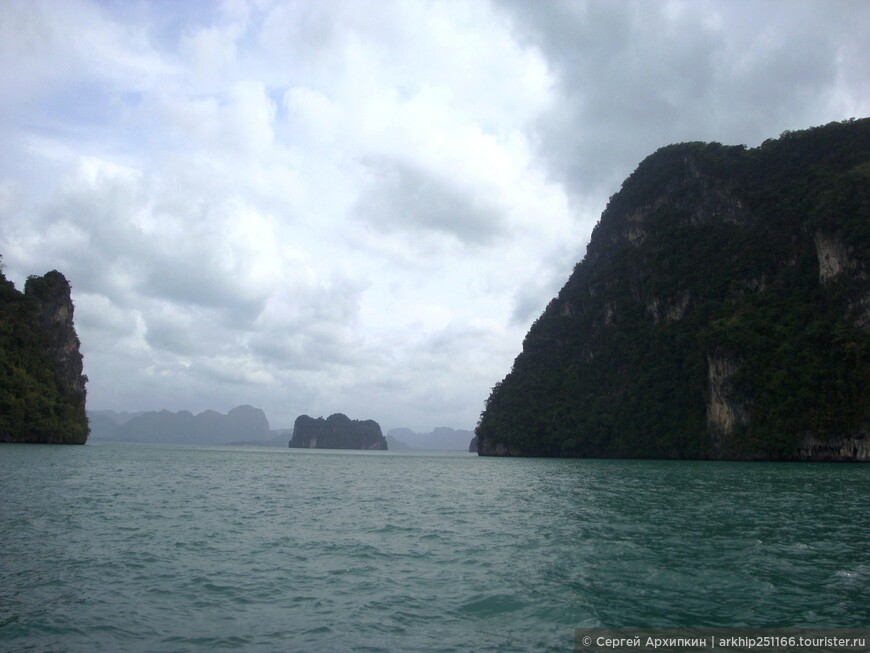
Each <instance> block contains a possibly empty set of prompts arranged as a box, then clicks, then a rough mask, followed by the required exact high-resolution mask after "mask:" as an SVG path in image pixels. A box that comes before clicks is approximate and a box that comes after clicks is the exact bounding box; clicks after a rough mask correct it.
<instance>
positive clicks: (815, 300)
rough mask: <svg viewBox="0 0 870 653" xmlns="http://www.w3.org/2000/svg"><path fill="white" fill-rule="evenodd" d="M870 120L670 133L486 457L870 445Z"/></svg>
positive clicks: (500, 418) (544, 342)
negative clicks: (776, 134) (759, 130)
mask: <svg viewBox="0 0 870 653" xmlns="http://www.w3.org/2000/svg"><path fill="white" fill-rule="evenodd" d="M868 264H870V120H868V119H864V120H858V121H848V122H844V123H834V124H830V125H827V126H824V127H818V128H814V129H810V130H806V131H801V132H793V133H786V134H783V135H782V136H781V137H780V138H779V139H777V140H769V141H765V143H764V144H762V145H761V146H760V147H758V148H755V149H747V148H745V147H742V146H738V147H726V146H723V145H720V144H717V143H713V144H704V143H687V144H681V145H672V146H668V147H665V148H662V149H661V150H659V151H657V152H656V153H654V154H653V155H651V156H650V157H648V158H647V159H646V160H644V161H643V162H642V163H641V164H640V166H639V167H638V168H637V170H636V171H635V172H634V173H633V174H632V175H631V176H630V177H629V178H628V179H627V180H626V181H625V182H624V184H623V187H622V189H621V190H620V191H619V192H618V193H617V194H616V195H614V196H613V197H612V198H611V199H610V202H609V204H608V206H607V208H606V210H605V211H604V214H603V215H602V217H601V221H600V222H599V224H598V225H597V226H596V228H595V230H594V231H593V234H592V239H591V241H590V243H589V247H588V249H587V253H586V256H585V258H584V260H583V261H582V262H580V263H579V264H578V265H577V266H576V267H575V269H574V272H573V274H572V275H571V277H570V278H569V280H568V282H567V283H566V284H565V286H564V287H563V288H562V290H561V291H560V292H559V294H558V296H557V297H556V298H555V299H553V300H552V301H551V302H550V304H549V305H548V307H547V308H546V310H545V311H544V313H543V315H541V317H540V318H538V320H537V321H536V322H535V324H534V325H533V326H532V328H531V329H530V331H529V333H528V335H527V336H526V339H525V341H524V343H523V351H522V353H521V354H520V355H519V356H518V357H517V359H516V360H515V362H514V366H513V369H512V370H511V372H510V373H509V374H508V376H507V377H506V378H505V379H504V380H503V381H501V382H499V383H497V384H496V386H495V387H494V388H493V391H492V393H491V395H490V397H489V399H488V400H487V403H486V407H485V410H484V411H483V413H482V414H481V419H480V422H479V423H478V427H477V430H476V434H477V437H478V447H479V451H480V453H481V454H484V455H544V456H590V457H593V456H594V457H655V458H757V459H801V458H804V459H814V458H816V459H821V458H831V459H867V458H870V436H868V433H867V428H868V426H867V425H868V422H870V282H868Z"/></svg>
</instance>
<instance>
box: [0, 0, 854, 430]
mask: <svg viewBox="0 0 870 653" xmlns="http://www.w3.org/2000/svg"><path fill="white" fill-rule="evenodd" d="M0 88H2V89H3V90H2V93H0V142H2V143H3V148H2V156H0V255H2V261H3V265H4V266H5V274H6V275H7V277H8V278H9V279H11V280H12V281H14V282H15V283H16V285H17V287H18V288H23V284H24V280H25V279H26V278H27V276H28V275H31V274H44V273H45V272H47V271H49V270H52V269H57V270H59V271H61V272H62V273H63V274H64V275H65V276H66V277H67V278H68V279H69V281H70V283H71V284H72V288H73V301H74V303H75V324H76V329H77V332H78V335H79V337H80V339H81V349H82V353H83V355H84V364H85V373H86V374H87V375H88V377H89V382H88V408H89V410H107V409H110V410H117V411H141V410H158V409H169V410H173V411H177V410H190V411H192V412H195V413H196V412H201V411H203V410H205V409H214V410H218V411H220V412H227V411H228V410H229V409H231V408H233V407H234V406H237V405H240V404H251V405H253V406H257V407H260V408H262V409H263V410H265V412H266V415H267V417H268V418H269V421H270V424H271V425H272V427H273V428H283V427H289V426H292V424H293V421H294V420H295V418H296V417H297V416H298V415H300V414H303V413H305V414H308V415H311V416H314V417H318V416H321V415H322V416H327V415H330V414H332V413H335V412H343V413H345V414H347V415H348V416H349V417H351V418H354V419H374V420H376V421H378V422H379V423H380V425H381V426H382V428H383V429H384V431H386V430H388V429H389V428H394V427H400V426H403V427H408V428H412V429H414V430H417V431H421V432H425V431H431V430H432V429H433V428H434V427H436V426H448V427H453V428H464V429H472V428H473V427H474V425H475V424H476V422H477V419H478V417H479V415H480V412H481V410H482V409H483V406H484V402H485V400H486V397H487V396H488V394H489V391H490V389H491V388H492V386H493V385H494V384H495V383H496V382H498V381H499V380H501V379H502V378H503V377H504V376H505V374H507V373H508V372H509V371H510V368H511V365H512V363H513V360H514V358H515V357H516V355H517V354H518V353H519V352H520V351H521V348H522V340H523V337H524V335H525V334H526V332H527V331H528V328H529V326H530V325H531V324H532V322H533V321H534V320H535V319H536V318H537V317H538V316H539V315H540V313H541V312H542V311H543V309H544V307H545V306H546V304H547V303H548V301H549V300H550V299H551V298H552V297H553V296H555V294H556V293H557V292H558V290H559V288H560V287H561V286H562V285H563V284H564V283H565V281H566V280H567V278H568V275H569V274H570V273H571V270H572V269H573V267H574V265H575V264H576V263H577V262H578V261H580V260H581V259H582V258H583V256H584V252H585V249H586V244H587V242H588V239H589V236H590V233H591V231H592V228H593V226H594V225H595V223H596V222H597V221H598V219H599V217H600V215H601V212H602V211H603V210H604V208H605V206H606V204H607V200H608V197H610V195H612V194H613V193H615V192H617V191H618V190H619V188H620V184H621V182H622V181H623V180H624V179H625V177H627V176H628V175H629V174H630V173H631V172H632V171H633V170H634V169H635V168H636V167H637V165H638V163H639V162H640V161H641V160H643V159H644V158H645V157H646V156H648V155H649V154H651V153H652V152H654V151H655V150H656V149H657V148H659V147H662V146H664V145H667V144H669V143H675V142H684V141H718V142H721V143H726V144H746V145H749V146H756V145H759V144H760V143H761V142H762V141H764V140H765V139H767V138H774V137H777V136H778V135H779V134H781V133H782V132H783V131H786V130H797V129H802V128H806V127H810V126H814V125H820V124H825V123H828V122H831V121H837V120H844V119H848V118H852V117H856V118H858V117H865V116H868V115H870V3H868V2H865V1H864V0H855V1H849V0H836V1H834V0H824V1H819V2H802V1H801V0H788V1H786V2H776V1H766V2H756V1H751V2H741V1H739V0H729V1H727V2H707V1H703V0H692V1H688V2H675V1H663V0H662V1H654V0H648V1H642V2H629V1H612V0H607V1H601V2H584V1H581V0H574V1H567V0H545V1H538V0H504V1H495V0H494V1H486V0H461V1H460V0H456V1H438V0H377V1H368V0H309V1H306V0H289V1H278V0H233V1H227V2H217V1H215V2H205V1H196V0H193V1H186V2H176V1H175V0H153V1H144V0H111V1H105V2H95V1H87V0H57V1H42V0H3V1H2V2H0Z"/></svg>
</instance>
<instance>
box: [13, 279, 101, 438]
mask: <svg viewBox="0 0 870 653" xmlns="http://www.w3.org/2000/svg"><path fill="white" fill-rule="evenodd" d="M73 313H74V308H73V303H72V299H71V291H70V285H69V282H68V281H67V280H66V278H65V277H64V276H63V275H62V274H61V273H59V272H57V271H52V272H49V273H47V274H46V275H45V276H43V277H36V276H33V277H30V278H29V279H28V280H27V283H26V284H25V292H24V294H23V295H22V294H21V293H19V292H18V291H17V290H15V288H14V286H12V284H11V283H9V282H8V281H7V280H6V278H5V276H3V275H2V273H0V325H2V326H0V375H2V376H0V441H6V442H38V443H58V444H84V443H85V442H86V441H87V438H88V421H87V416H86V414H85V400H86V389H85V384H86V383H87V377H86V376H85V375H84V374H83V373H82V370H83V364H82V355H81V353H80V351H79V344H80V343H79V339H78V336H77V335H76V331H75V326H74V324H73Z"/></svg>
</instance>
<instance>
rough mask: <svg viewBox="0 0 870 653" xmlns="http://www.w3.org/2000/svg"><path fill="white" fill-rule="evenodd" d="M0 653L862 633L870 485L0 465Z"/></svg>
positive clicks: (137, 455) (813, 476)
mask: <svg viewBox="0 0 870 653" xmlns="http://www.w3.org/2000/svg"><path fill="white" fill-rule="evenodd" d="M0 497H2V498H0V500H2V503H0V650H2V651H113V652H116V651H117V652H120V651H230V650H237V651H316V652H322V651H391V652H392V651H395V652H399V651H549V650H554V651H560V650H561V651H568V650H571V649H572V646H573V638H574V630H573V629H574V628H575V627H592V626H613V627H615V626H643V627H650V626H768V627H783V626H812V627H823V626H824V627H834V626H843V627H847V626H851V627H866V626H868V625H870V466H867V465H834V464H758V463H756V464H753V463H694V462H646V461H596V460H540V459H481V458H478V457H476V456H474V455H470V454H411V453H407V454H406V453H402V454H391V453H375V452H371V453H368V452H366V453H362V452H324V451H318V452H311V451H299V450H292V451H291V450H284V449H256V450H254V449H239V448H229V447H228V448H193V447H188V448H184V447H169V446H164V447H152V446H137V445H97V444H92V445H87V446H84V447H61V446H34V445H3V446H0Z"/></svg>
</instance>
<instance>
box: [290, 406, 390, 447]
mask: <svg viewBox="0 0 870 653" xmlns="http://www.w3.org/2000/svg"><path fill="white" fill-rule="evenodd" d="M290 448H291V449H367V450H380V451H386V450H387V441H386V439H385V438H384V434H383V433H382V432H381V427H380V425H379V424H378V423H377V422H375V421H373V420H370V419H369V420H365V421H360V420H352V419H350V418H349V417H347V416H346V415H342V414H341V413H336V414H334V415H330V416H329V417H327V418H326V419H323V418H322V417H318V418H317V419H314V418H313V417H309V416H308V415H300V416H299V417H297V418H296V422H295V423H294V425H293V437H292V438H291V440H290Z"/></svg>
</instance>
